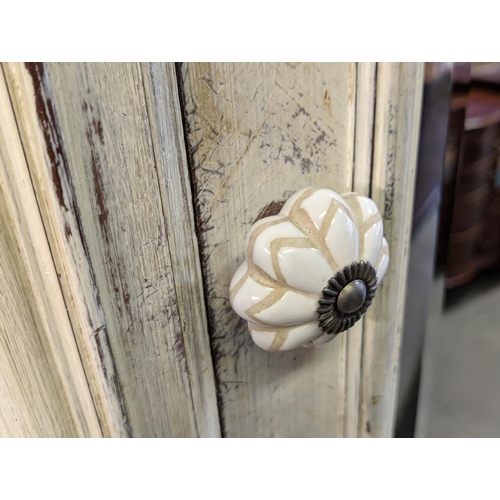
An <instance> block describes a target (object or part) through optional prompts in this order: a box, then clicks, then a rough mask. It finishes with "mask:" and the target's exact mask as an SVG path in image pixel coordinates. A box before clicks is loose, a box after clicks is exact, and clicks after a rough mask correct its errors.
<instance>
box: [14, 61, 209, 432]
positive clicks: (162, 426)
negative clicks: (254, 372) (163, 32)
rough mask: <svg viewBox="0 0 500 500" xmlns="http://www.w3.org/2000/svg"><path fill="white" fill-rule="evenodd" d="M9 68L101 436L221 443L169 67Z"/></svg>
mask: <svg viewBox="0 0 500 500" xmlns="http://www.w3.org/2000/svg"><path fill="white" fill-rule="evenodd" d="M6 73H7V76H8V80H9V83H10V89H11V95H12V99H13V102H14V106H15V108H16V110H17V113H18V121H19V122H20V123H21V124H22V126H21V128H20V131H21V135H22V137H23V142H24V145H25V150H26V151H27V158H28V162H29V167H30V169H31V172H32V177H33V184H34V188H35V191H36V193H37V197H38V200H39V204H40V210H41V213H42V217H43V219H44V224H45V226H46V227H47V235H48V238H49V241H50V245H51V250H52V252H53V255H54V262H55V265H56V267H57V269H58V273H59V274H60V280H61V286H62V289H63V292H64V294H65V298H66V301H67V303H68V310H69V312H70V315H71V317H72V321H73V324H74V325H75V335H76V337H77V340H78V343H79V347H80V351H81V353H82V360H83V363H84V365H85V369H86V372H87V374H88V378H89V383H90V386H91V389H92V391H93V395H94V399H95V401H96V407H97V409H98V412H99V417H100V419H101V422H102V427H103V431H104V432H105V435H116V436H126V435H132V436H136V437H141V436H142V437H155V436H158V437H174V436H180V437H189V436H198V435H202V436H217V435H219V421H218V416H217V406H216V399H215V388H214V381H213V371H212V362H211V357H210V350H209V345H208V337H207V333H206V320H205V311H204V301H203V296H202V284H201V275H200V268H199V264H198V254H197V246H196V244H195V235H194V230H193V224H194V219H193V215H192V208H191V203H190V189H189V185H188V181H187V179H188V177H187V175H188V172H187V169H186V165H185V156H184V147H183V138H182V129H181V125H180V115H179V105H178V100H177V85H176V82H175V74H174V71H173V65H151V66H150V65H140V64H47V65H41V64H40V65H34V66H29V65H28V66H26V67H23V66H20V65H6ZM80 299H82V300H80Z"/></svg>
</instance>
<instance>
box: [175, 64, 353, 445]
mask: <svg viewBox="0 0 500 500" xmlns="http://www.w3.org/2000/svg"><path fill="white" fill-rule="evenodd" d="M180 70H181V74H182V80H183V90H184V97H185V113H186V114H185V118H186V121H187V126H188V130H189V133H188V141H189V148H190V154H191V160H192V167H193V176H194V187H195V193H196V199H195V201H196V207H197V216H198V223H199V237H200V239H201V245H202V258H203V266H204V273H205V280H206V295H207V304H208V312H209V320H210V324H211V328H212V332H211V335H212V348H213V353H214V357H215V360H214V361H215V365H216V371H217V378H218V390H219V402H220V408H221V413H222V415H221V417H222V423H223V429H224V432H225V435H226V436H229V437H235V436H245V437H246V436H248V437H265V436H274V437H279V436H295V437H300V436H304V437H306V436H339V435H343V432H344V430H343V429H344V408H343V406H344V398H345V368H346V363H345V355H346V340H345V336H339V338H338V339H337V340H336V341H335V342H332V343H331V344H329V346H328V347H325V348H324V349H300V350H298V351H293V352H282V353H268V352H265V351H262V350H261V349H259V348H257V347H256V346H254V345H253V342H252V340H251V338H250V336H249V335H248V330H247V325H246V321H245V320H242V319H240V318H238V316H237V315H236V314H235V313H234V312H233V311H232V310H231V307H230V304H229V300H228V289H229V283H230V280H231V277H232V275H233V273H234V271H235V270H236V269H237V267H238V266H239V265H240V264H241V262H242V261H243V258H244V256H243V242H244V238H245V234H246V233H247V232H248V229H249V228H250V226H251V225H252V223H253V222H254V221H255V219H256V218H257V216H258V214H259V213H261V211H263V210H264V209H265V208H266V207H268V206H272V204H273V202H276V201H280V200H284V199H286V198H288V197H289V196H290V195H291V194H292V193H293V192H295V191H298V190H299V189H302V188H304V187H308V186H313V187H330V188H333V189H335V190H336V191H337V192H345V191H351V187H352V175H353V173H352V164H353V145H354V96H355V76H356V67H355V65H354V64H309V63H308V64H298V63H292V64H219V63H215V64H205V63H187V64H183V65H182V66H181V68H180ZM268 215H269V213H268Z"/></svg>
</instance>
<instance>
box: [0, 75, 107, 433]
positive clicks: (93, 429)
mask: <svg viewBox="0 0 500 500" xmlns="http://www.w3.org/2000/svg"><path fill="white" fill-rule="evenodd" d="M0 191H1V196H0V228H1V229H0V297H1V307H0V316H1V318H0V399H1V401H2V411H1V412H0V433H1V436H2V437H99V436H101V429H100V426H99V421H98V418H97V414H96V410H95V407H94V403H93V400H92V397H91V394H90V390H89V386H88V383H87V380H86V377H85V373H84V370H83V367H82V363H81V360H80V356H79V352H78V348H77V345H76V342H75V337H74V332H73V329H72V325H71V323H70V319H69V317H68V313H67V311H66V305H65V301H64V298H63V295H62V293H61V289H60V286H59V281H58V276H57V271H56V269H55V267H54V262H53V260H52V255H51V252H50V248H49V244H48V241H47V237H46V234H45V229H44V225H43V222H42V220H41V217H40V212H39V208H38V204H37V200H36V197H35V193H34V191H33V186H32V183H31V179H30V175H29V172H28V166H27V164H26V159H25V155H24V152H23V147H22V143H21V140H20V137H19V133H18V129H17V126H16V120H15V117H14V112H13V109H12V105H11V101H10V99H9V94H8V90H7V85H6V82H5V79H4V73H3V72H0Z"/></svg>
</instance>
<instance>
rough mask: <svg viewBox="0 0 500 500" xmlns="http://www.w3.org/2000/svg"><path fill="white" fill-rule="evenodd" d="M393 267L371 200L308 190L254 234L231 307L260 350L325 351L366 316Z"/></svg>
mask: <svg viewBox="0 0 500 500" xmlns="http://www.w3.org/2000/svg"><path fill="white" fill-rule="evenodd" d="M388 264H389V250H388V246H387V241H386V240H385V238H384V236H383V222H382V217H381V215H380V212H379V211H378V209H377V206H376V205H375V203H374V202H373V201H372V200H371V199H370V198H366V197H364V196H360V195H358V194H357V193H346V194H343V195H339V194H337V193H335V192H334V191H331V190H329V189H315V188H308V189H303V190H302V191H299V192H297V193H295V194H294V195H293V196H292V197H291V198H290V199H289V200H288V201H287V202H286V203H285V205H284V206H283V208H282V209H281V211H280V213H279V214H278V215H275V216H272V217H266V218H264V219H261V220H259V221H257V222H256V223H255V224H254V225H253V226H252V227H251V228H250V231H249V233H248V236H247V241H246V260H245V262H243V264H242V265H241V266H240V268H239V269H238V270H237V271H236V273H235V275H234V276H233V279H232V281H231V285H230V301H231V305H232V307H233V309H234V310H235V311H236V313H237V314H238V315H239V316H241V317H242V318H244V319H246V320H247V321H248V327H249V330H250V334H251V336H252V338H253V340H254V342H255V343H256V344H257V345H258V346H259V347H262V348H263V349H266V350H268V351H287V350H290V349H294V348H296V347H299V346H302V345H304V346H313V345H314V346H320V345H323V344H325V343H327V342H329V341H330V340H332V339H333V338H335V337H336V336H337V335H338V334H339V333H341V332H343V331H345V330H347V329H349V328H350V327H351V326H353V325H354V323H356V321H358V320H359V319H360V318H361V316H362V315H363V314H364V313H365V311H366V310H367V309H368V307H369V306H370V305H371V303H372V300H373V299H374V297H375V291H376V290H377V287H378V285H379V283H380V282H381V280H382V278H383V276H384V273H385V271H386V269H387V266H388Z"/></svg>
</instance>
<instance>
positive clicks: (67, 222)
mask: <svg viewBox="0 0 500 500" xmlns="http://www.w3.org/2000/svg"><path fill="white" fill-rule="evenodd" d="M4 68H5V74H6V77H7V81H8V84H9V91H10V95H11V99H12V103H13V106H14V109H15V113H16V116H17V121H18V126H19V130H20V134H21V138H22V142H23V147H24V152H25V155H26V159H27V162H28V166H29V173H30V176H31V180H32V183H33V186H34V189H35V192H36V196H37V202H38V206H39V209H40V213H41V216H42V220H43V224H44V228H45V232H46V233H47V238H48V240H49V244H50V250H51V252H52V256H53V259H54V264H55V266H56V269H57V272H58V275H59V282H60V285H61V288H62V291H63V296H64V299H65V302H66V307H67V310H68V313H69V316H70V319H71V323H72V326H73V329H74V331H75V337H76V340H77V342H78V348H79V351H80V355H81V358H82V363H83V365H84V368H85V372H86V375H87V378H88V380H89V385H90V388H91V391H92V396H93V398H94V402H95V405H96V409H97V413H98V415H99V420H100V422H101V426H102V429H103V433H104V435H105V436H109V437H126V436H129V435H130V429H129V428H128V422H127V416H126V413H125V409H124V406H123V400H122V396H121V389H120V386H119V383H118V379H117V374H116V372H115V366H114V362H113V356H112V353H111V350H110V346H109V341H108V334H107V326H106V321H105V319H104V312H103V310H102V306H101V303H100V298H99V293H98V290H97V287H96V284H95V280H94V276H93V270H92V265H91V263H90V260H89V255H88V250H87V248H86V246H87V242H86V240H85V233H84V232H83V230H82V227H81V220H80V217H79V211H78V206H77V203H76V199H75V194H74V192H73V186H72V183H71V177H70V172H69V169H68V162H67V158H66V155H65V153H64V147H63V144H62V138H61V136H60V131H59V129H58V123H57V120H56V119H55V111H54V105H53V101H52V96H51V95H50V89H49V86H48V81H47V77H46V74H45V68H44V66H43V65H42V64H37V65H35V64H33V65H31V66H30V70H31V71H28V70H27V69H26V67H25V66H24V64H18V63H5V64H4Z"/></svg>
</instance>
